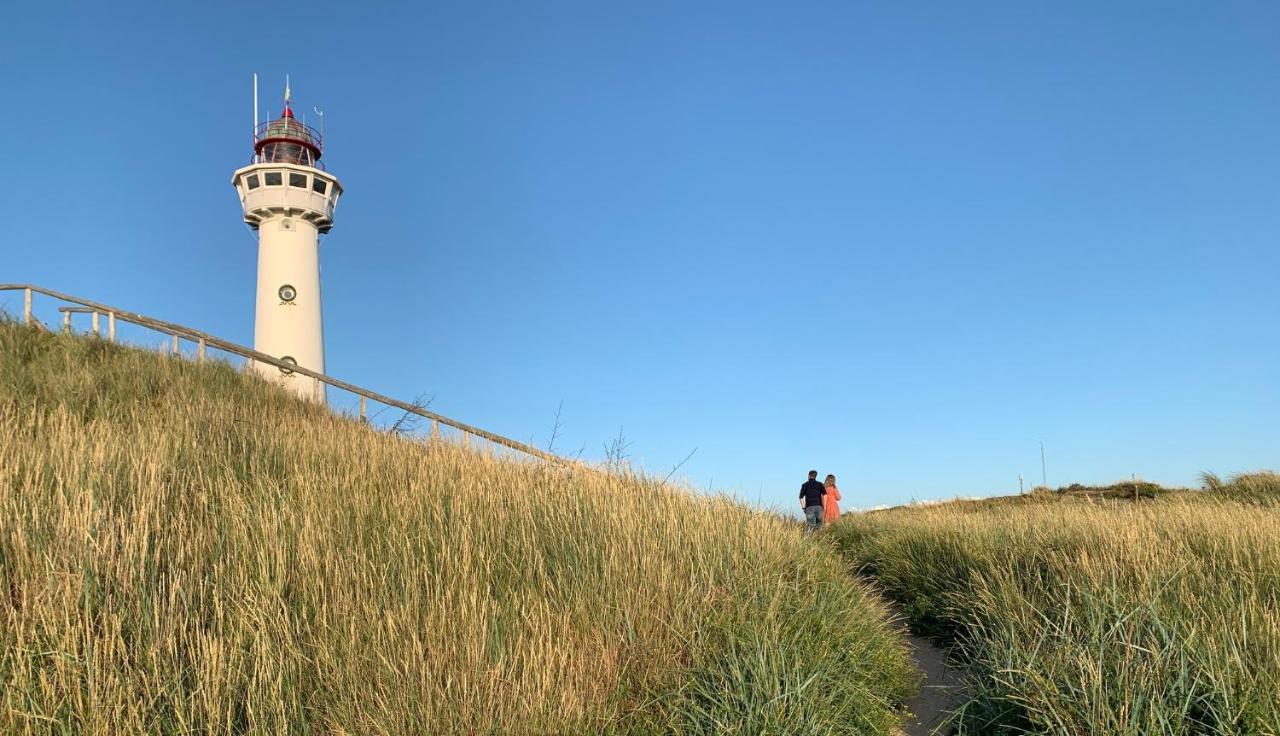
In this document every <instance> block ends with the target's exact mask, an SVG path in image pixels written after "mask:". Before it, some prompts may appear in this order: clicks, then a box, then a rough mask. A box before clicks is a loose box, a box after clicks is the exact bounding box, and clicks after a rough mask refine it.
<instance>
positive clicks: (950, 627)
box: [834, 473, 1280, 736]
mask: <svg viewBox="0 0 1280 736" xmlns="http://www.w3.org/2000/svg"><path fill="white" fill-rule="evenodd" d="M1208 481H1209V482H1208V484H1207V487H1208V490H1206V491H1203V492H1169V493H1159V492H1156V491H1151V492H1149V493H1147V492H1142V491H1143V489H1141V488H1138V489H1137V490H1138V491H1139V492H1138V493H1132V494H1131V490H1133V489H1129V488H1125V489H1119V490H1118V491H1117V492H1115V493H1104V494H1100V495H1102V496H1103V497H1104V498H1103V499H1101V500H1100V499H1099V498H1097V497H1089V496H1087V495H1080V494H1077V493H1065V494H1051V493H1047V492H1044V493H1037V494H1034V495H1030V496H1025V497H1015V498H1012V499H1007V500H999V501H983V502H954V503H950V504H944V505H941V506H933V507H923V508H901V509H894V510H889V511H885V512H876V513H868V514H861V515H850V516H848V517H846V518H845V519H844V520H842V521H841V522H840V524H838V525H837V526H836V527H835V529H834V534H835V536H836V539H837V541H838V544H839V545H840V546H841V547H842V549H843V550H844V551H845V552H846V553H847V554H848V555H849V556H850V557H851V558H852V559H853V560H855V561H856V562H857V563H858V564H860V565H862V566H863V567H864V570H865V572H866V573H868V574H870V575H872V576H874V577H875V578H876V579H877V580H878V581H879V583H880V584H881V585H883V586H884V588H885V589H886V591H887V592H888V593H889V594H890V595H891V596H892V597H894V598H897V599H899V600H900V601H902V602H903V603H904V605H905V607H906V609H907V611H908V613H909V615H910V616H911V618H912V619H913V622H914V623H915V624H916V625H917V626H918V627H922V628H925V629H928V630H932V631H933V632H934V633H936V634H940V635H942V636H951V637H955V638H957V640H958V642H959V643H960V645H961V648H962V650H963V652H964V653H965V655H966V656H967V657H968V658H969V660H970V661H971V664H972V666H973V671H974V674H975V675H976V678H975V685H974V689H973V696H974V698H973V701H972V702H971V703H970V704H969V706H968V708H967V710H966V713H965V718H964V723H965V726H966V727H965V729H964V733H971V734H986V733H1028V732H1029V733H1048V734H1063V735H1066V734H1108V735H1112V734H1117V735H1119V734H1125V735H1132V736H1153V735H1155V734H1222V735H1223V736H1225V735H1227V734H1232V735H1237V734H1277V733H1280V505H1278V504H1277V502H1278V501H1280V476H1276V475H1275V474H1271V473H1261V474H1255V475H1250V476H1241V477H1238V478H1236V479H1233V480H1232V481H1229V482H1223V481H1220V480H1218V479H1216V478H1209V479H1208ZM1107 490H1108V491H1113V490H1116V489H1107ZM1146 490H1148V491H1149V490H1150V489H1146ZM1108 495H1110V496H1112V497H1113V498H1114V499H1116V500H1107V499H1106V498H1105V497H1106V496H1108ZM1156 496H1158V498H1156ZM1131 497H1132V498H1134V499H1136V500H1119V499H1127V498H1131Z"/></svg>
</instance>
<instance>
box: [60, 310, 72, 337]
mask: <svg viewBox="0 0 1280 736" xmlns="http://www.w3.org/2000/svg"><path fill="white" fill-rule="evenodd" d="M62 331H63V332H71V313H70V312H63V313H62Z"/></svg>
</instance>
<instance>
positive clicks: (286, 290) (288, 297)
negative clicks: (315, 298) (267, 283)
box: [278, 284, 298, 302]
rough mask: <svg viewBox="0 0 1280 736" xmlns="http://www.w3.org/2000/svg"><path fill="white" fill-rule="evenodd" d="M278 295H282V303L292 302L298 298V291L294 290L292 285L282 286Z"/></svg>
mask: <svg viewBox="0 0 1280 736" xmlns="http://www.w3.org/2000/svg"><path fill="white" fill-rule="evenodd" d="M278 293H279V295H280V301H282V302H291V301H293V300H294V298H296V297H297V296H298V290H297V289H295V288H293V286H292V285H290V284H285V285H284V286H281V287H280V291H279V292H278Z"/></svg>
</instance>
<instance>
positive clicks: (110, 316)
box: [107, 312, 116, 342]
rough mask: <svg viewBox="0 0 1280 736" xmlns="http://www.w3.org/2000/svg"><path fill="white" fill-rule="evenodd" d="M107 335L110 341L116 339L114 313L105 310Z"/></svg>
mask: <svg viewBox="0 0 1280 736" xmlns="http://www.w3.org/2000/svg"><path fill="white" fill-rule="evenodd" d="M107 337H108V338H109V339H110V340H111V342H115V341H116V313H115V312H107Z"/></svg>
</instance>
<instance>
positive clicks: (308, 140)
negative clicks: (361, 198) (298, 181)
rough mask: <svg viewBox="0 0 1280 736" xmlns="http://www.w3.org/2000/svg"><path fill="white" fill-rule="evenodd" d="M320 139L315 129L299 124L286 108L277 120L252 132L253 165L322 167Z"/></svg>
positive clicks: (287, 107) (264, 124)
mask: <svg viewBox="0 0 1280 736" xmlns="http://www.w3.org/2000/svg"><path fill="white" fill-rule="evenodd" d="M320 151H321V139H320V134H319V133H317V132H316V129H315V128H312V127H311V126H309V125H307V124H305V123H300V122H298V121H297V119H295V118H294V117H293V110H292V109H291V108H290V107H289V105H287V104H286V105H285V107H284V112H283V113H282V114H281V115H280V117H279V118H278V119H276V120H271V121H268V122H265V123H262V124H260V125H258V126H257V127H256V128H255V129H254V132H253V153H254V159H253V162H254V163H257V164H295V165H298V166H313V167H315V168H324V167H323V166H321V165H320Z"/></svg>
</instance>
